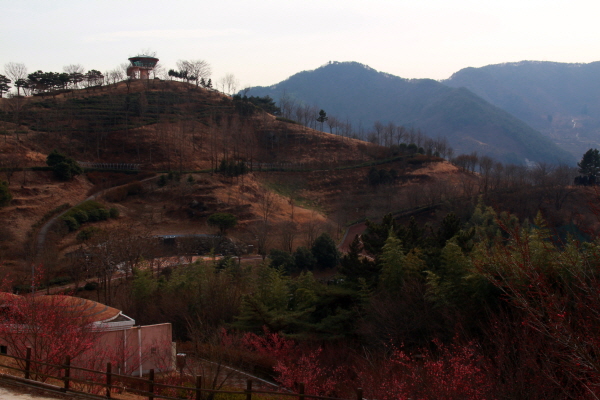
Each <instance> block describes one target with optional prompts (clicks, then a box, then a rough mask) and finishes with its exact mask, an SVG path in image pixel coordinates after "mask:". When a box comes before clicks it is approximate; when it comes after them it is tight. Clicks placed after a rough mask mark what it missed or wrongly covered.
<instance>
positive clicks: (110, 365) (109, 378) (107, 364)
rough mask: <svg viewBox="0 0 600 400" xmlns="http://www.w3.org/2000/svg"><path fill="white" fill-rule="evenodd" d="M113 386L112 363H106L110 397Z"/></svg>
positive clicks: (107, 390)
mask: <svg viewBox="0 0 600 400" xmlns="http://www.w3.org/2000/svg"><path fill="white" fill-rule="evenodd" d="M111 386H112V364H111V363H106V398H107V399H110V389H111Z"/></svg>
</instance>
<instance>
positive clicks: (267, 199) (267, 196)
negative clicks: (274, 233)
mask: <svg viewBox="0 0 600 400" xmlns="http://www.w3.org/2000/svg"><path fill="white" fill-rule="evenodd" d="M258 209H259V210H260V213H261V217H262V220H263V222H264V223H265V224H268V223H269V218H270V217H271V214H273V211H274V210H275V194H274V193H273V192H271V191H269V190H266V189H265V190H263V192H262V193H261V195H260V199H259V201H258Z"/></svg>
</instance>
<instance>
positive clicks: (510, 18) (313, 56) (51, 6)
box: [0, 0, 600, 86]
mask: <svg viewBox="0 0 600 400" xmlns="http://www.w3.org/2000/svg"><path fill="white" fill-rule="evenodd" d="M0 5H1V6H2V22H1V23H0V71H2V70H3V66H4V64H5V63H7V62H9V61H13V62H22V63H25V64H26V66H27V68H28V69H29V71H30V72H33V71H35V70H38V69H41V70H43V71H62V68H63V66H65V65H67V64H82V65H83V66H84V67H85V68H86V70H89V69H98V70H100V71H102V72H104V71H106V70H109V69H113V68H115V67H116V66H117V65H119V64H120V63H123V62H127V58H128V57H131V56H134V55H136V54H138V53H140V52H141V51H142V50H144V49H152V50H153V51H155V52H156V54H157V57H158V58H160V60H161V63H162V64H163V65H164V66H165V67H166V68H174V67H175V62H176V61H177V60H178V59H203V60H206V61H207V62H209V63H210V64H211V66H212V70H213V74H212V79H213V80H214V81H217V80H219V79H220V78H222V77H223V76H224V75H225V74H227V73H233V74H234V75H235V76H236V77H237V78H238V79H239V81H240V83H241V86H247V85H252V86H257V85H263V86H264V85H271V84H274V83H277V82H279V81H281V80H283V79H285V78H287V77H288V76H290V75H293V74H294V73H296V72H299V71H302V70H310V69H315V68H317V67H319V66H320V65H323V64H325V63H327V62H328V61H358V62H360V63H363V64H367V65H369V66H371V67H372V68H375V69H376V70H379V71H383V72H388V73H391V74H394V75H398V76H401V77H403V78H433V79H445V78H448V77H449V76H450V75H451V74H452V73H453V72H456V71H458V70H459V69H461V68H464V67H469V66H472V67H480V66H484V65H488V64H497V63H501V62H508V61H521V60H542V61H560V62H591V61H597V60H600V55H598V49H599V48H600V45H599V44H598V39H599V38H600V24H599V23H598V15H599V11H600V3H598V2H595V1H592V0H586V1H581V0H570V1H564V0H543V1H541V0H518V1H517V0H502V1H496V0H493V1H492V0H477V1H472V0H455V1H448V0H445V1H443V0H411V1H404V0H393V1H392V0H390V1H388V0H370V1H368V2H367V1H365V0H362V1H354V0H343V1H341V0H340V1H338V0H318V1H317V0H302V1H299V0H280V1H273V0H254V1H251V0H245V1H242V0H218V1H202V0H191V1H187V0H171V1H158V0H146V1H137V0H136V1H133V0H118V1H114V0H0Z"/></svg>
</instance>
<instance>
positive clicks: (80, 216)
mask: <svg viewBox="0 0 600 400" xmlns="http://www.w3.org/2000/svg"><path fill="white" fill-rule="evenodd" d="M72 217H73V218H75V219H76V220H77V222H79V224H85V223H86V222H88V220H89V217H88V214H87V213H86V212H85V211H83V210H75V212H74V213H73V215H72Z"/></svg>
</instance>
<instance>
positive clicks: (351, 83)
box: [248, 62, 575, 163]
mask: <svg viewBox="0 0 600 400" xmlns="http://www.w3.org/2000/svg"><path fill="white" fill-rule="evenodd" d="M284 93H285V94H286V95H287V96H290V97H292V98H294V99H296V100H297V101H299V102H303V103H307V104H310V105H313V104H314V105H316V106H318V107H319V108H322V109H324V110H325V111H326V112H327V113H328V114H329V115H333V116H336V117H338V118H339V119H346V118H347V119H348V120H349V121H350V122H352V123H353V124H354V126H355V127H358V126H359V125H360V126H362V127H364V128H366V129H370V128H371V127H372V126H373V124H374V123H375V122H376V121H380V122H382V123H387V122H394V123H396V124H398V125H404V126H406V127H415V128H420V129H421V130H423V131H424V132H425V133H426V134H427V135H428V136H430V137H433V138H436V137H438V136H444V137H446V138H447V139H448V141H449V143H450V145H451V146H452V147H454V148H455V150H456V151H457V152H458V153H470V152H472V151H477V152H478V153H479V154H487V155H490V156H492V157H494V158H496V159H498V160H502V161H505V162H513V163H524V162H525V161H526V160H529V161H536V162H537V161H545V162H568V163H573V162H574V160H575V159H574V157H573V156H571V155H570V154H568V153H567V152H565V151H564V150H563V149H561V148H559V147H558V146H556V145H555V144H554V143H552V141H551V140H549V139H548V138H546V137H544V136H543V135H541V134H540V133H539V132H537V131H536V130H534V129H532V128H531V127H529V126H528V125H527V124H525V123H524V122H522V121H520V120H519V119H517V118H515V117H513V116H512V115H510V114H509V113H507V112H506V111H503V110H501V109H500V108H498V107H496V106H493V105H492V104H490V103H489V102H487V101H485V100H484V99H482V98H481V97H479V96H477V95H475V94H474V93H472V92H471V91H469V90H467V89H463V88H452V87H449V86H446V85H444V84H442V83H440V82H437V81H434V80H431V79H411V80H409V79H403V78H400V77H397V76H394V75H390V74H386V73H383V72H378V71H376V70H374V69H373V68H370V67H368V66H366V65H362V64H359V63H356V62H344V63H339V62H334V63H330V64H327V65H324V66H322V67H320V68H317V69H316V70H313V71H303V72H300V73H297V74H295V75H293V76H291V77H290V78H288V79H286V80H285V81H282V82H280V83H278V84H275V85H273V86H269V87H254V88H251V89H250V91H249V92H248V95H253V96H265V95H269V96H271V97H272V98H273V99H275V100H276V101H278V100H279V99H280V98H281V97H282V96H283V95H284ZM315 118H316V116H315Z"/></svg>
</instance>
